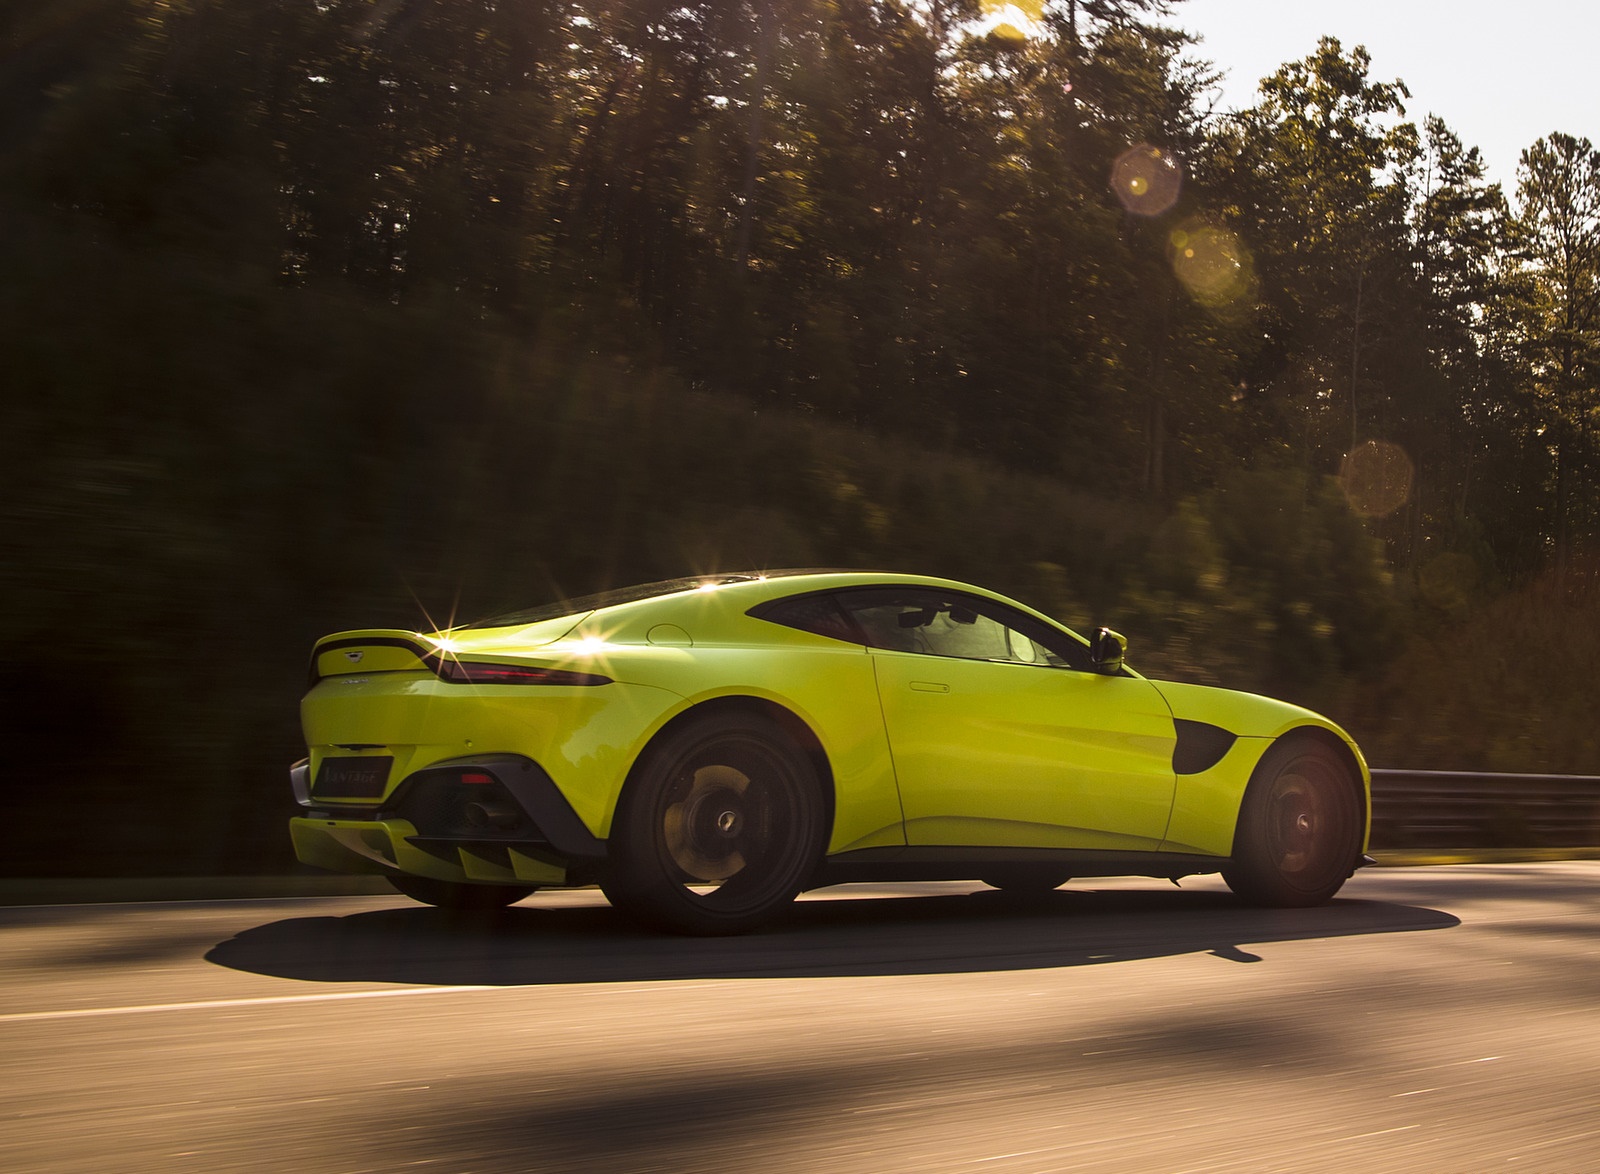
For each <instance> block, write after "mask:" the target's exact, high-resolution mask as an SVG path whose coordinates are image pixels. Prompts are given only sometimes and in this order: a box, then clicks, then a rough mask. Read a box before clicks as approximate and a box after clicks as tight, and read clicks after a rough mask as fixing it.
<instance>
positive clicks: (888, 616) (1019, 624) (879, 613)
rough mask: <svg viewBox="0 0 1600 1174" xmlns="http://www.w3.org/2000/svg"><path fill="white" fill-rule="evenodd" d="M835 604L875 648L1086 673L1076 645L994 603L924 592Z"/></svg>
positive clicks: (868, 591)
mask: <svg viewBox="0 0 1600 1174" xmlns="http://www.w3.org/2000/svg"><path fill="white" fill-rule="evenodd" d="M838 602H839V605H840V606H841V608H842V609H843V611H844V613H845V614H846V615H847V616H849V618H850V619H851V620H853V621H854V622H855V624H856V626H858V627H859V628H860V629H861V631H862V633H863V638H864V639H865V640H866V642H867V643H868V644H869V645H871V646H872V647H874V648H887V649H892V650H894V651H896V652H920V653H924V654H926V655H928V656H949V657H956V658H959V659H962V660H997V661H1008V662H1011V663H1014V664H1029V665H1041V666H1047V667H1051V668H1075V669H1087V668H1088V667H1089V664H1088V652H1087V649H1086V648H1085V646H1084V645H1083V644H1082V642H1081V641H1079V640H1077V639H1075V638H1074V637H1072V636H1070V635H1069V634H1067V633H1065V632H1062V631H1059V630H1057V629H1054V628H1051V627H1050V626H1049V625H1047V624H1044V623H1041V622H1040V621H1038V620H1036V619H1034V618H1033V617H1032V616H1029V615H1026V614H1024V613H1022V612H1016V611H1013V610H1011V609H1010V608H1008V607H1005V606H1004V605H1003V604H999V603H995V602H994V601H993V600H988V599H982V598H979V597H977V596H969V595H965V594H962V593H960V592H954V591H950V592H943V591H933V590H929V589H927V588H921V587H914V588H892V587H871V588H862V589H858V590H854V591H841V592H840V593H839V596H838Z"/></svg>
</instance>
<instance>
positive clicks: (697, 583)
mask: <svg viewBox="0 0 1600 1174" xmlns="http://www.w3.org/2000/svg"><path fill="white" fill-rule="evenodd" d="M900 585H904V586H921V587H940V588H944V589H947V590H954V591H965V592H969V593H972V594H976V595H980V596H984V597H986V598H991V599H996V600H1000V601H1001V602H1005V603H1012V602H1013V601H1011V600H1008V599H1006V598H1005V597H1004V596H1001V595H997V594H996V593H994V592H992V591H987V590H985V589H984V588H981V587H974V586H972V585H971V584H968V583H961V582H958V581H956V580H953V579H942V578H937V577H934V576H929V575H909V574H903V573H898V572H892V571H862V570H847V569H841V568H815V567H803V568H787V569H782V570H768V571H735V572H719V573H716V574H706V575H688V576H684V577H682V578H677V579H663V580H661V581H659V582H656V583H641V584H638V585H636V586H632V587H620V588H616V589H613V590H610V591H603V592H599V593H596V594H594V595H585V596H580V597H577V598H574V599H566V600H559V601H557V602H553V603H548V604H544V605H542V606H539V607H534V608H527V609H524V610H521V611H515V612H509V613H506V614H502V615H496V616H490V617H488V618H486V619H482V620H476V621H474V622H472V623H470V624H464V625H461V626H459V627H458V628H456V629H454V630H456V631H461V630H465V629H482V628H508V627H521V626H524V625H529V624H535V623H541V622H544V621H547V620H555V619H560V618H563V617H567V616H571V617H573V618H574V619H575V620H576V619H580V618H585V617H588V616H591V615H595V614H604V613H608V612H615V611H618V610H628V611H632V610H634V608H635V607H637V606H638V605H641V604H642V605H650V604H653V603H657V602H666V601H668V600H670V599H672V598H673V597H677V596H687V595H696V594H710V593H713V592H714V593H716V594H717V595H718V596H719V597H721V598H722V599H725V601H726V602H727V603H728V604H729V605H732V606H734V607H737V608H739V610H746V609H748V608H750V607H754V606H755V605H756V604H758V603H761V602H763V601H765V600H768V599H777V598H782V597H784V596H788V595H800V594H804V593H805V592H807V591H822V590H827V589H829V588H839V587H856V586H900ZM1027 610H1031V609H1027Z"/></svg>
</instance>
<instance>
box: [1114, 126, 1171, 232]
mask: <svg viewBox="0 0 1600 1174" xmlns="http://www.w3.org/2000/svg"><path fill="white" fill-rule="evenodd" d="M1182 187H1183V170H1182V169H1181V168H1180V167H1179V166H1178V161H1177V160H1176V159H1174V158H1173V157H1172V156H1171V155H1169V154H1167V153H1166V152H1165V151H1163V150H1162V149H1161V148H1160V147H1152V146H1150V144H1148V143H1140V144H1139V145H1138V146H1137V147H1134V148H1133V149H1131V150H1128V151H1124V152H1123V153H1122V154H1121V155H1119V156H1118V157H1117V161H1116V162H1115V163H1113V164H1112V165H1111V190H1112V191H1113V192H1114V193H1116V197H1117V199H1118V200H1120V201H1122V206H1123V207H1124V208H1126V209H1127V210H1128V211H1130V212H1132V213H1134V214H1136V215H1139V216H1160V215H1161V214H1162V213H1163V212H1166V211H1167V210H1168V209H1170V208H1171V207H1172V206H1173V205H1174V204H1176V203H1177V202H1178V191H1179V189H1181V188H1182Z"/></svg>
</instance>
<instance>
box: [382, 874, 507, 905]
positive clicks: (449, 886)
mask: <svg viewBox="0 0 1600 1174" xmlns="http://www.w3.org/2000/svg"><path fill="white" fill-rule="evenodd" d="M389 883H390V884H391V885H393V886H394V887H395V888H396V889H398V890H399V891H400V892H402V893H404V894H405V895H406V896H408V897H410V898H411V899H412V900H413V901H421V902H422V903H423V904H424V905H437V906H438V907H439V908H440V909H449V910H451V911H452V912H455V913H489V912H493V911H494V910H496V909H504V908H505V907H506V906H507V905H515V904H516V903H517V902H518V901H520V900H522V899H523V898H524V897H526V896H527V895H528V894H530V893H532V892H533V891H534V888H533V886H531V885H473V884H465V883H462V882H460V881H447V880H435V879H434V878H433V877H431V876H411V875H410V874H409V873H393V874H391V875H390V877H389Z"/></svg>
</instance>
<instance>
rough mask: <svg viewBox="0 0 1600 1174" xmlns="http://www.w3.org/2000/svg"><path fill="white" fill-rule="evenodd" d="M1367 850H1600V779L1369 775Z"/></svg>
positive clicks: (1420, 772)
mask: <svg viewBox="0 0 1600 1174" xmlns="http://www.w3.org/2000/svg"><path fill="white" fill-rule="evenodd" d="M1372 846H1373V847H1374V848H1380V849H1381V848H1584V847H1595V846H1600V775H1540V774H1488V773H1483V772H1477V771H1443V770H1374V771H1373V772H1372Z"/></svg>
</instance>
